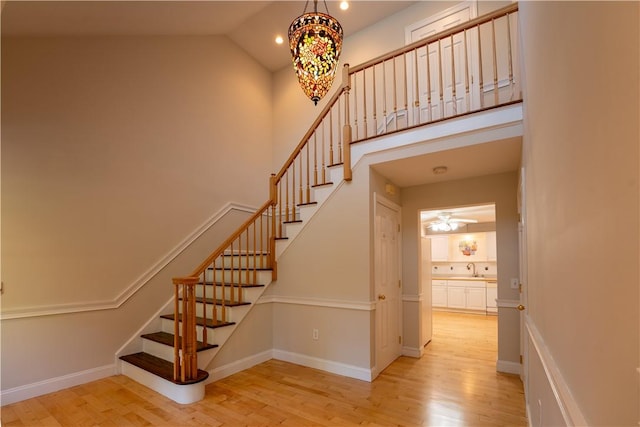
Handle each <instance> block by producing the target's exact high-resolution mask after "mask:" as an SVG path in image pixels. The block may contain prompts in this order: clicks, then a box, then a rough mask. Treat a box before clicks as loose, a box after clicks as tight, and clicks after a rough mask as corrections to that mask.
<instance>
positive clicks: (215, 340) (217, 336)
mask: <svg viewBox="0 0 640 427" xmlns="http://www.w3.org/2000/svg"><path fill="white" fill-rule="evenodd" d="M180 327H181V328H182V322H180ZM203 329H204V328H202V326H196V335H197V340H198V341H203V342H204V340H203V339H202V330H203ZM233 329H234V325H230V326H223V327H221V328H213V329H212V328H207V343H209V344H218V345H221V344H222V343H224V342H225V341H226V340H227V338H229V336H230V335H231V332H233ZM162 332H167V333H170V334H172V333H173V320H169V319H162ZM171 357H173V356H171ZM171 360H173V359H171Z"/></svg>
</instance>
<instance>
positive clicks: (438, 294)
mask: <svg viewBox="0 0 640 427" xmlns="http://www.w3.org/2000/svg"><path fill="white" fill-rule="evenodd" d="M431 305H432V306H433V307H446V306H447V281H446V280H432V281H431Z"/></svg>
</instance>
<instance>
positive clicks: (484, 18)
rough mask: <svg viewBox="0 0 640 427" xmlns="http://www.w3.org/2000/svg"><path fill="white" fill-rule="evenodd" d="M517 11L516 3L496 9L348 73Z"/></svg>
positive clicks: (368, 62) (356, 67)
mask: <svg viewBox="0 0 640 427" xmlns="http://www.w3.org/2000/svg"><path fill="white" fill-rule="evenodd" d="M517 11H518V3H512V4H510V5H508V6H505V7H503V8H501V9H497V10H495V11H493V12H490V13H487V14H486V15H482V16H479V17H477V18H474V19H472V20H470V21H467V22H463V23H462V24H459V25H456V26H455V27H451V28H449V29H448V30H445V31H442V32H440V33H437V34H434V35H432V36H429V37H425V38H423V39H421V40H418V41H416V42H413V43H411V44H408V45H406V46H403V47H401V48H399V49H396V50H394V51H391V52H389V53H385V54H384V55H381V56H378V57H377V58H374V59H372V60H370V61H367V62H364V63H362V64H360V65H357V66H355V67H351V69H350V70H349V72H350V73H351V74H354V73H357V72H358V71H362V70H364V69H365V68H370V67H373V66H374V65H377V64H380V63H382V62H384V61H388V60H389V59H393V58H395V57H398V56H401V55H404V54H405V53H408V52H411V51H412V50H414V49H416V48H418V47H421V46H424V45H426V44H430V43H433V42H436V41H438V40H442V39H444V38H447V37H450V36H452V35H454V34H457V33H460V32H462V31H464V30H467V29H470V28H473V27H476V26H478V25H482V24H486V23H487V22H491V20H493V19H495V18H499V17H501V16H504V15H508V14H510V13H513V12H517Z"/></svg>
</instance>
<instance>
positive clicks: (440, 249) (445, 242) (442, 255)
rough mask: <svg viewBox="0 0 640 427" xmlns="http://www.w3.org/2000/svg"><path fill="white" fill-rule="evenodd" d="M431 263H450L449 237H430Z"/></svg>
mask: <svg viewBox="0 0 640 427" xmlns="http://www.w3.org/2000/svg"><path fill="white" fill-rule="evenodd" d="M430 240H431V261H436V262H438V261H440V262H442V261H444V262H446V261H449V236H430Z"/></svg>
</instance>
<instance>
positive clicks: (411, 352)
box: [402, 347, 424, 359]
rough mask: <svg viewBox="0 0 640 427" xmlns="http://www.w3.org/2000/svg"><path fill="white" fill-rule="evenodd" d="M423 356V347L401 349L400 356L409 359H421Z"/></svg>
mask: <svg viewBox="0 0 640 427" xmlns="http://www.w3.org/2000/svg"><path fill="white" fill-rule="evenodd" d="M423 354H424V347H421V348H415V347H402V355H403V356H409V357H417V358H418V359H419V358H421V357H422V355H423Z"/></svg>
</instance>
